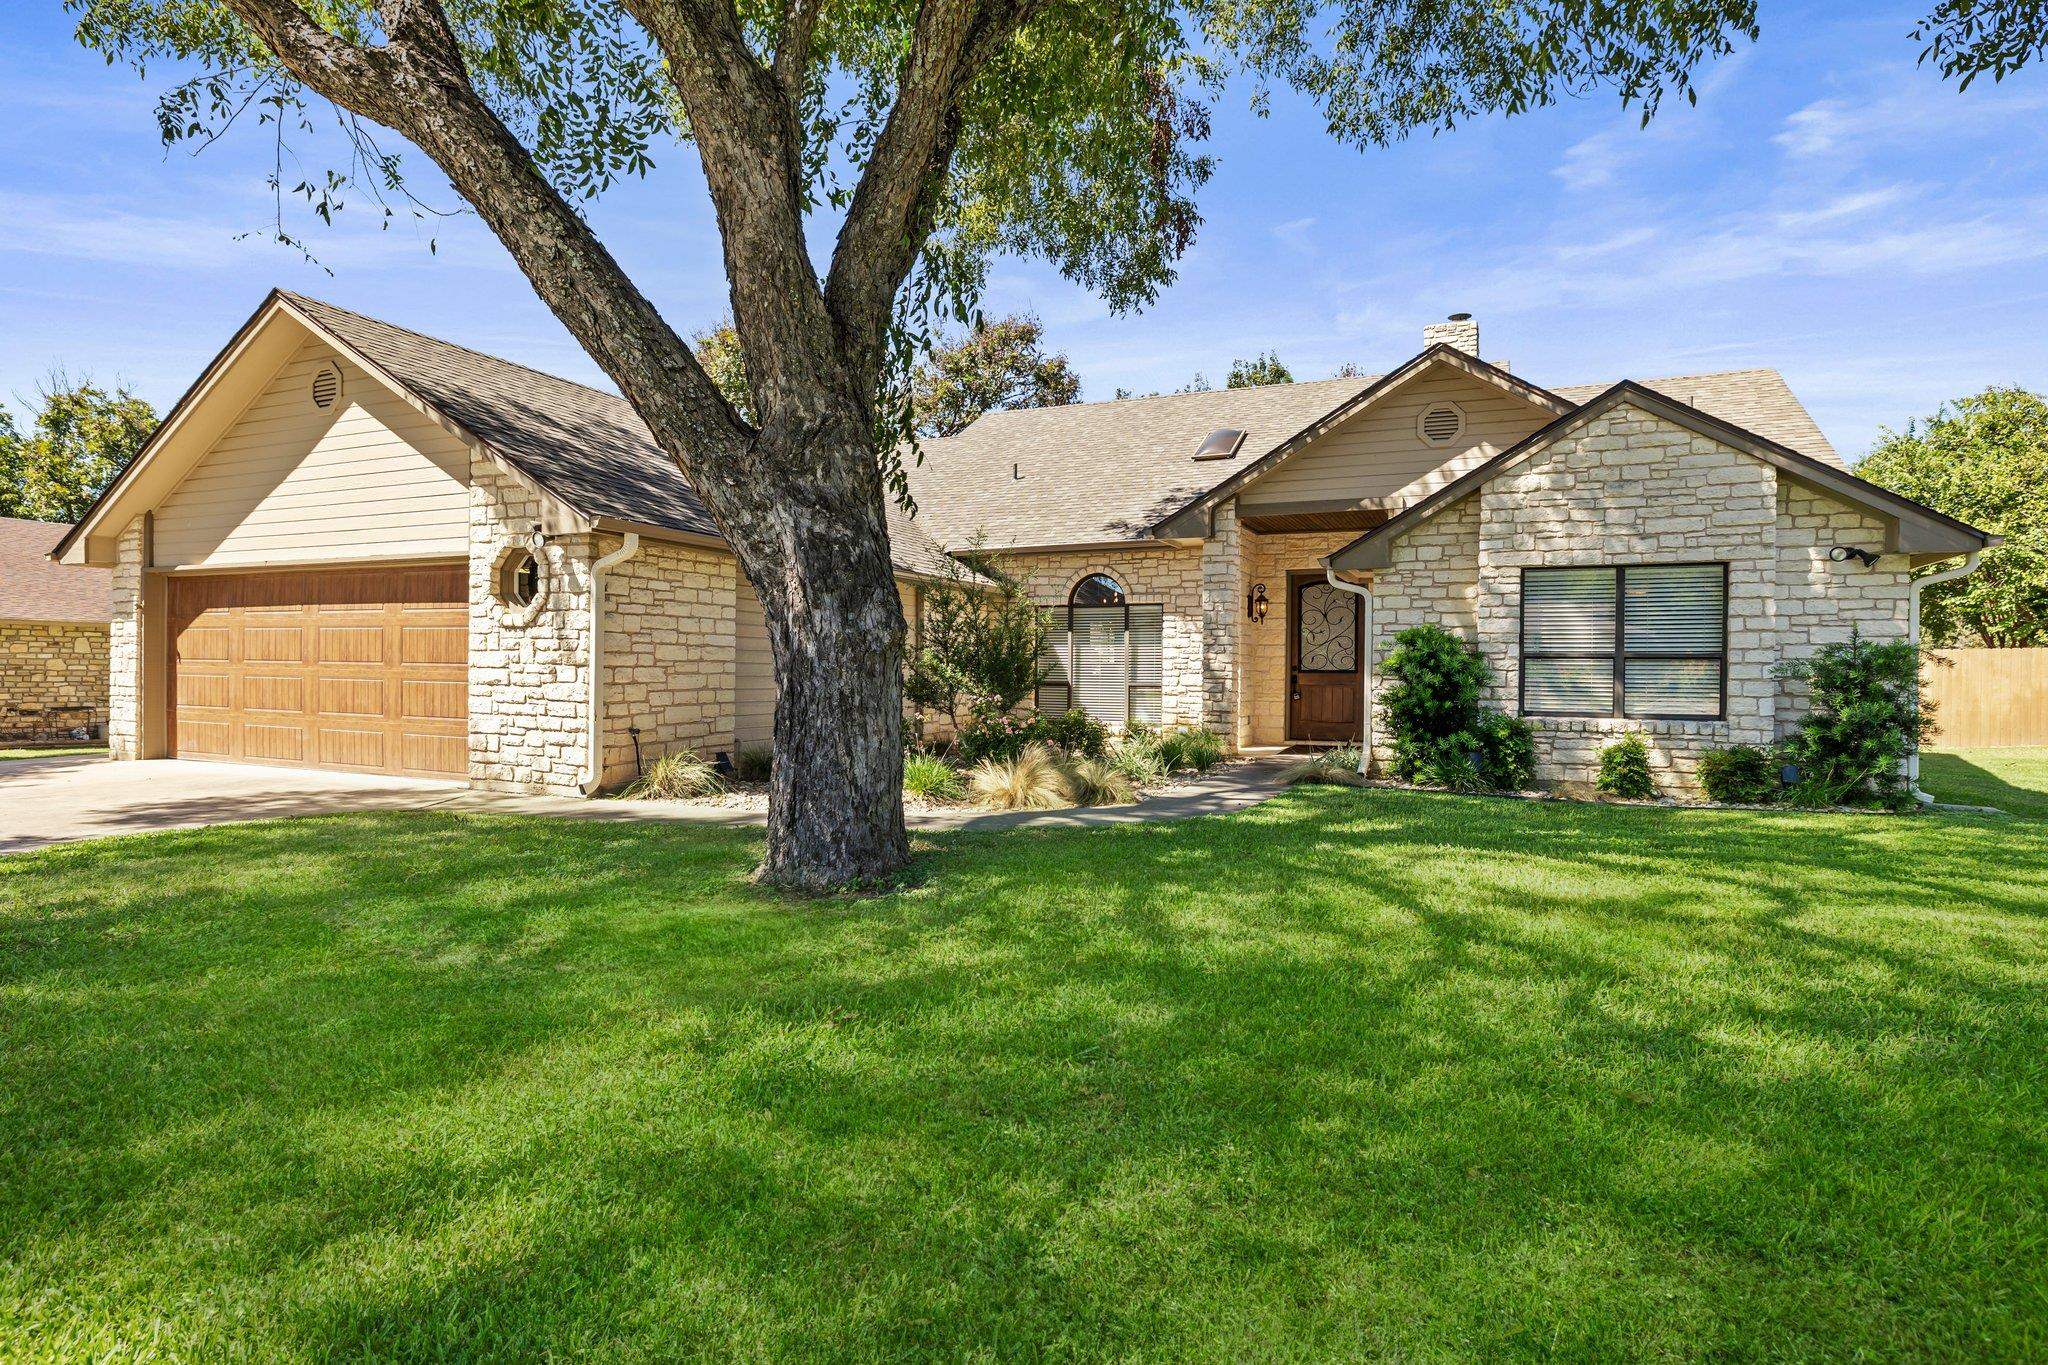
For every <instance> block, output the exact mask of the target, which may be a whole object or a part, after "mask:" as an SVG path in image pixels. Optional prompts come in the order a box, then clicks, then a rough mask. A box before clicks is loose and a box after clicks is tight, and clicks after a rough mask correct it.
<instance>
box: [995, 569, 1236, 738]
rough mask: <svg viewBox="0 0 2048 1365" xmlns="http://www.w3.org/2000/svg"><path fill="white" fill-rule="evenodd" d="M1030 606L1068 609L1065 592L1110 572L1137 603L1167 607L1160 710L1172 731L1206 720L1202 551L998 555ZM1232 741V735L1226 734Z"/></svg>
mask: <svg viewBox="0 0 2048 1365" xmlns="http://www.w3.org/2000/svg"><path fill="white" fill-rule="evenodd" d="M997 558H998V562H999V563H1001V565H1002V567H1003V568H1004V570H1005V571H1007V572H1008V573H1010V574H1012V575H1014V576H1015V577H1016V578H1017V580H1018V582H1019V583H1021V584H1022V585H1023V587H1024V591H1025V593H1026V595H1027V596H1029V597H1030V598H1031V600H1032V601H1034V602H1037V603H1040V604H1041V605H1043V606H1046V607H1064V606H1065V605H1066V604H1067V594H1068V593H1070V592H1071V591H1073V587H1074V585H1075V584H1076V583H1078V582H1080V581H1081V580H1082V579H1083V578H1086V577H1087V576H1088V575H1089V574H1091V573H1106V574H1109V575H1110V576H1111V577H1113V578H1115V579H1116V581H1117V582H1119V583H1121V584H1123V586H1124V591H1125V592H1126V593H1128V594H1129V595H1130V600H1131V601H1132V602H1134V603H1152V602H1157V603H1159V604H1160V605H1161V606H1162V607H1164V608H1165V612H1164V617H1165V619H1164V621H1163V623H1162V625H1161V632H1160V634H1161V638H1160V674H1161V676H1160V688H1161V697H1160V709H1161V715H1162V718H1163V719H1164V720H1165V721H1166V723H1167V724H1169V725H1196V724H1201V723H1202V720H1203V705H1204V689H1203V676H1202V652H1203V651H1202V620H1203V596H1202V551H1201V550H1200V549H1196V548H1187V549H1182V548H1180V547H1178V546H1172V545H1161V546H1159V547H1158V548H1157V549H1154V548H1152V547H1150V546H1147V547H1145V548H1143V549H1133V550H1124V549H1102V550H1056V551H1048V552H1045V553H1033V552H1012V553H1005V554H1001V555H999V556H997ZM1226 738H1228V736H1227V735H1226Z"/></svg>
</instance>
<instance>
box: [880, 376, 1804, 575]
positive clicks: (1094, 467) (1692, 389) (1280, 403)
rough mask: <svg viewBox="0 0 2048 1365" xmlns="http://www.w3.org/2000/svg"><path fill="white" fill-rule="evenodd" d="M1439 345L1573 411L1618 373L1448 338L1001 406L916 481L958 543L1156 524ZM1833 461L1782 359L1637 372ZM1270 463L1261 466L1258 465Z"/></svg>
mask: <svg viewBox="0 0 2048 1365" xmlns="http://www.w3.org/2000/svg"><path fill="white" fill-rule="evenodd" d="M1432 359H1442V360H1446V361H1450V362H1452V363H1456V364H1459V365H1461V366H1464V367H1466V368H1469V369H1473V370H1475V371H1476V372H1478V373H1479V374H1480V377H1482V378H1486V379H1489V380H1491V381H1493V382H1497V383H1500V384H1502V385H1503V386H1504V387H1509V388H1511V389H1518V390H1519V391H1520V392H1521V393H1522V394H1523V395H1524V396H1525V397H1527V398H1529V400H1530V401H1531V402H1532V403H1534V404H1537V405H1539V406H1548V407H1550V408H1551V409H1552V410H1553V411H1565V410H1568V409H1569V408H1570V407H1573V406H1576V405H1578V404H1582V403H1584V402H1586V401H1587V400H1588V399H1591V398H1593V397H1595V396H1597V395H1599V394H1601V393H1603V392H1605V391H1607V390H1608V389H1609V388H1611V387H1612V385H1605V384H1596V385H1577V386H1573V387H1569V388H1562V389H1542V388H1539V387H1537V386H1535V385H1533V384H1530V383H1529V382H1528V381H1527V380H1525V379H1522V378H1520V377H1519V376H1516V375H1512V374H1509V373H1508V372H1506V371H1502V370H1499V369H1496V368H1495V367H1493V366H1491V365H1488V364H1485V363H1484V362H1476V363H1475V362H1473V361H1472V359H1471V358H1470V357H1468V356H1465V355H1463V354H1462V353H1460V352H1455V351H1451V350H1450V349H1449V348H1447V347H1441V346H1439V347H1432V348H1430V349H1428V350H1425V351H1423V352H1422V353H1420V354H1418V355H1416V356H1414V357H1412V358H1411V359H1409V360H1407V361H1405V362H1403V363H1402V364H1401V365H1400V366H1398V367H1397V368H1395V369H1394V370H1391V371H1389V372H1388V373H1387V374H1386V375H1384V376H1380V375H1367V376H1360V377H1357V378H1347V379H1325V380H1319V381H1315V382H1311V383H1302V384H1271V385H1264V386H1260V387H1256V388H1248V389H1219V390H1212V391H1208V392H1202V393H1177V394H1163V395H1158V396H1155V397H1151V398H1125V399H1119V400H1116V401H1114V402H1108V403H1076V404H1071V405H1068V406H1066V407H1057V408H1025V409H1019V410H1015V411H1009V412H991V413H988V414H987V415H985V416H983V417H982V418H980V419H979V420H978V421H976V422H975V423H974V424H973V425H972V426H970V427H968V428H967V429H966V430H965V431H963V432H961V433H960V434H959V435H957V436H952V437H948V438H945V439H943V440H932V441H926V442H924V443H923V456H924V458H923V460H922V461H921V462H920V463H919V465H918V466H917V467H916V468H915V469H914V470H913V471H912V472H911V490H912V492H913V493H914V494H915V495H916V497H917V501H918V506H919V508H920V510H921V513H922V515H923V517H924V519H925V520H926V521H927V523H928V524H929V525H930V527H931V529H932V530H933V531H934V532H935V533H936V534H937V535H938V536H939V538H940V539H941V540H942V541H943V542H944V543H945V544H946V545H947V546H948V547H949V548H952V549H959V548H961V547H963V546H965V545H967V544H968V543H970V542H971V541H973V540H974V539H975V538H976V537H981V538H982V540H983V543H984V544H986V545H987V546H988V547H989V548H993V549H1000V548H1003V547H1006V546H1008V547H1023V546H1055V545H1087V544H1095V543H1101V542H1110V541H1125V540H1137V539H1141V538H1144V537H1146V536H1148V535H1151V534H1154V533H1155V532H1156V531H1157V530H1158V529H1159V528H1160V527H1161V525H1162V524H1163V523H1164V522H1166V521H1167V520H1169V519H1171V518H1172V517H1173V516H1174V515H1175V514H1176V513H1179V512H1181V511H1183V510H1184V509H1186V508H1188V507H1190V506H1191V505H1194V504H1199V503H1202V502H1203V500H1204V499H1205V498H1206V497H1208V496H1210V495H1211V494H1214V493H1218V492H1222V491H1227V490H1226V489H1225V485H1226V484H1231V483H1232V482H1233V481H1235V482H1237V483H1242V482H1244V481H1245V478H1246V476H1247V475H1251V474H1253V473H1254V472H1255V471H1254V468H1253V467H1254V466H1257V465H1259V464H1260V462H1261V461H1265V460H1267V459H1268V458H1269V457H1272V456H1276V455H1279V456H1283V457H1284V456H1285V455H1287V454H1288V453H1289V451H1290V450H1291V449H1292V448H1298V447H1300V446H1301V445H1302V444H1304V442H1303V441H1302V440H1301V439H1300V438H1304V437H1310V436H1313V435H1315V434H1319V431H1320V430H1322V429H1325V428H1326V427H1327V426H1328V425H1334V423H1335V422H1336V421H1338V420H1342V419H1344V418H1348V417H1349V416H1350V415H1351V413H1352V412H1354V411H1362V410H1364V408H1365V401H1361V400H1366V401H1370V400H1372V399H1373V398H1374V397H1375V394H1376V390H1378V389H1379V388H1380V387H1381V386H1382V385H1383V384H1384V383H1385V381H1390V380H1396V379H1398V378H1400V377H1402V376H1404V375H1406V374H1409V373H1412V372H1415V371H1417V370H1419V369H1420V368H1422V367H1424V366H1425V365H1426V364H1427V363H1428V362H1429V361H1431V360H1432ZM1638 382H1641V383H1643V384H1646V385H1648V386H1650V387H1653V388H1657V389H1659V390H1660V391H1663V392H1667V393H1672V394H1675V395H1677V396H1679V397H1681V398H1683V399H1684V400H1685V401H1687V402H1690V403H1693V404H1694V405H1696V406H1697V407H1699V408H1701V409H1702V410H1704V411H1707V412H1710V413H1712V414H1714V415H1715V416H1717V417H1720V418H1722V419H1723V420H1725V421H1728V422H1731V423H1734V424H1735V425H1737V426H1740V427H1742V428H1744V429H1746V430H1750V431H1754V432H1756V433H1758V434H1759V435H1761V436H1764V437H1766V438H1768V439H1770V440H1772V441H1774V442H1776V443H1778V444H1780V445H1784V446H1786V447H1789V448H1791V449H1794V450H1797V451H1799V452H1801V453H1803V454H1805V455H1807V456H1810V457H1811V458H1813V459H1815V460H1818V461H1821V462H1823V463H1826V464H1829V465H1832V466H1833V467H1835V468H1837V469H1840V468H1842V463H1841V458H1840V457H1839V456H1838V455H1836V453H1835V450H1834V447H1833V446H1831V445H1829V444H1828V441H1827V438H1826V437H1824V436H1823V435H1821V432H1820V428H1819V427H1817V426H1815V425H1814V422H1813V419H1812V418H1811V417H1810V416H1808V415H1807V412H1806V410H1805V408H1803V407H1801V406H1800V404H1799V400H1798V399H1797V398H1795V397H1794V396H1793V395H1792V391H1791V389H1790V388H1788V387H1787V386H1786V384H1785V381H1784V378H1783V377H1782V376H1781V375H1779V374H1778V372H1777V371H1775V370H1732V371H1727V372H1725V373H1718V374H1698V375H1677V376H1671V377H1667V378H1662V379H1651V380H1642V381H1638ZM1219 427H1234V428H1236V429H1238V430H1241V431H1243V432H1245V433H1246V435H1245V440H1244V443H1243V445H1242V446H1241V447H1240V448H1239V450H1238V454H1237V457H1236V458H1235V459H1232V460H1222V461H1214V462H1198V461H1196V460H1194V459H1193V458H1192V456H1193V453H1194V450H1195V448H1196V446H1197V445H1199V444H1200V443H1201V441H1202V439H1203V438H1204V437H1205V436H1207V435H1208V434H1209V433H1210V432H1211V431H1214V430H1216V429H1217V428H1219ZM1256 472H1258V473H1263V472H1264V471H1263V470H1258V471H1256Z"/></svg>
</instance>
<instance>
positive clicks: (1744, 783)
mask: <svg viewBox="0 0 2048 1365" xmlns="http://www.w3.org/2000/svg"><path fill="white" fill-rule="evenodd" d="M1778 767H1779V764H1778V756H1777V755H1776V754H1774V753H1772V752H1771V751H1770V750H1769V749H1760V748H1758V747H1757V746H1756V745H1754V744H1737V745H1733V746H1732V747H1730V748H1726V749H1713V750H1710V751H1708V752H1707V753H1704V754H1701V755H1700V786H1701V787H1703V788H1704V789H1705V790H1706V793H1707V795H1708V796H1709V797H1710V798H1712V799H1713V800H1715V801H1721V802H1725V803H1726V804H1728V805H1731V806H1763V805H1768V804H1770V803H1771V802H1773V801H1776V800H1777V799H1778V798H1779V796H1781V795H1782V794H1783V790H1784V789H1783V786H1782V784H1780V782H1779V781H1778Z"/></svg>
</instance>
